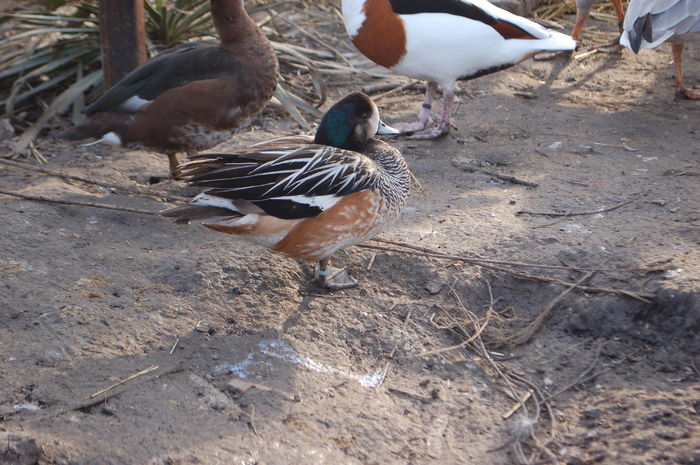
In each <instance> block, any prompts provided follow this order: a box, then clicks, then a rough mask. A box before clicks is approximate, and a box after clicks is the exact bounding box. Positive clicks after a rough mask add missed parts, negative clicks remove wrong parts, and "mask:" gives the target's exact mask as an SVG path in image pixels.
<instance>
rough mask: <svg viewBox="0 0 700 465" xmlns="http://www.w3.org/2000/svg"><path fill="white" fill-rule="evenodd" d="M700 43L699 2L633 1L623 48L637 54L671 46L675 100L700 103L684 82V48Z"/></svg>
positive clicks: (684, 0)
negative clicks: (667, 42)
mask: <svg viewBox="0 0 700 465" xmlns="http://www.w3.org/2000/svg"><path fill="white" fill-rule="evenodd" d="M697 40H700V0H632V1H631V2H630V4H629V7H628V8H627V13H626V14H625V22H624V31H623V33H622V37H621V38H620V44H622V45H624V46H625V47H628V48H629V49H630V50H632V51H633V52H634V53H638V52H639V49H640V48H654V47H657V46H658V45H660V44H661V43H663V42H666V41H669V42H671V44H672V45H671V48H672V51H673V63H674V68H675V75H676V96H677V97H681V98H687V99H691V100H700V91H698V90H694V89H688V88H686V87H685V84H684V82H683V68H682V62H681V59H682V56H683V44H684V43H685V42H690V41H697Z"/></svg>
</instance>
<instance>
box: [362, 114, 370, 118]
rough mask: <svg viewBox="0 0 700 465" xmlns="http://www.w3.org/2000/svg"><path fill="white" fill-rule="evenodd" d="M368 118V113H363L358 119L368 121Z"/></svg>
mask: <svg viewBox="0 0 700 465" xmlns="http://www.w3.org/2000/svg"><path fill="white" fill-rule="evenodd" d="M369 116H370V115H369V113H364V114H362V115H360V118H362V119H369Z"/></svg>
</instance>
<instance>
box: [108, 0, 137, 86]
mask: <svg viewBox="0 0 700 465" xmlns="http://www.w3.org/2000/svg"><path fill="white" fill-rule="evenodd" d="M100 44H101V46H102V69H103V72H104V88H105V90H106V89H109V88H110V87H112V86H113V85H114V84H115V83H117V82H118V81H119V80H120V79H121V78H123V77H124V76H126V75H127V73H128V72H129V71H131V70H132V69H134V68H136V67H137V66H138V65H140V64H141V63H143V62H145V61H146V24H145V22H144V12H143V0H100Z"/></svg>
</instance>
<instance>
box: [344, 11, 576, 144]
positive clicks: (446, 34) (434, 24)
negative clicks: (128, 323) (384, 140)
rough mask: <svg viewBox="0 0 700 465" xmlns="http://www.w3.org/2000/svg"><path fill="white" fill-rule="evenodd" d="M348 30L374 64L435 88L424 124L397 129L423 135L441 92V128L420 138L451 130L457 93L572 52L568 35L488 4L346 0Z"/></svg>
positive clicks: (427, 100) (423, 112) (573, 44)
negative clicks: (462, 85) (526, 63)
mask: <svg viewBox="0 0 700 465" xmlns="http://www.w3.org/2000/svg"><path fill="white" fill-rule="evenodd" d="M342 7H343V19H344V22H345V29H346V30H347V33H348V35H349V36H350V38H351V39H352V41H353V43H354V44H355V46H356V47H357V48H358V49H359V50H360V52H362V53H363V54H364V55H365V56H367V58H369V59H370V60H372V61H374V62H375V63H377V64H379V65H382V66H384V67H386V68H389V69H391V70H393V71H395V72H396V73H398V74H403V75H404V76H408V77H411V78H414V79H425V80H427V81H428V88H427V90H426V93H425V101H424V103H423V108H422V110H421V112H420V115H419V119H418V122H415V123H412V124H408V125H402V126H401V127H399V128H397V129H400V130H402V132H414V131H420V130H422V129H424V128H425V127H426V125H427V124H428V123H429V122H430V121H431V119H432V118H431V106H432V100H433V94H434V92H435V91H436V89H437V87H438V85H439V86H441V87H442V93H443V99H444V105H443V112H442V119H441V120H440V123H439V124H438V125H437V126H436V127H434V128H432V129H430V130H428V131H425V132H423V133H421V134H419V135H416V136H414V138H421V139H432V138H436V137H439V136H441V135H443V134H447V133H448V132H449V130H450V107H451V104H452V100H453V98H454V93H453V90H452V86H453V84H454V83H455V81H457V80H467V79H474V78H477V77H479V76H483V75H484V74H489V73H494V72H496V71H500V70H502V69H505V68H508V67H510V66H513V65H515V64H517V63H520V62H521V61H523V60H525V59H527V58H529V57H531V56H533V55H535V54H536V53H540V52H544V51H557V50H573V49H574V48H575V47H576V42H575V41H574V40H573V39H572V38H571V37H569V36H567V35H565V34H561V33H559V32H555V31H552V30H549V29H546V28H544V27H542V26H540V25H539V24H537V23H535V22H533V21H530V20H528V19H525V18H523V17H521V16H517V15H514V14H512V13H509V12H508V11H506V10H503V9H501V8H498V7H496V6H494V5H492V4H491V3H489V2H487V1H486V0H343V3H342Z"/></svg>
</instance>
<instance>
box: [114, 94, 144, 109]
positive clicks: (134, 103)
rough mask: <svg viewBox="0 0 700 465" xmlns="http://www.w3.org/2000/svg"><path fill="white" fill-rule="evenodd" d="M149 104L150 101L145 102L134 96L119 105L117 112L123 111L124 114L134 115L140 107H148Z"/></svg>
mask: <svg viewBox="0 0 700 465" xmlns="http://www.w3.org/2000/svg"><path fill="white" fill-rule="evenodd" d="M149 103H151V100H147V99H145V98H141V97H139V96H138V95H134V96H132V97H129V98H128V99H127V100H125V101H123V102H122V103H120V104H119V107H118V108H119V111H123V112H124V113H136V112H137V111H139V110H140V109H141V108H142V107H144V106H146V105H148V104H149Z"/></svg>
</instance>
